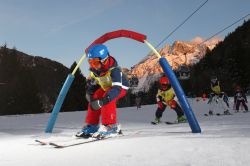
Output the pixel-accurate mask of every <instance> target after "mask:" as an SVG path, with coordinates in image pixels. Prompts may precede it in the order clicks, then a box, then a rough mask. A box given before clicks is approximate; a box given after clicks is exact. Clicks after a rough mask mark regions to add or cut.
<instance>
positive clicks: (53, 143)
mask: <svg viewBox="0 0 250 166" xmlns="http://www.w3.org/2000/svg"><path fill="white" fill-rule="evenodd" d="M120 136H123V135H117V136H109V137H98V138H93V137H90V138H89V139H83V140H84V141H80V142H77V143H69V144H60V143H56V142H49V145H51V146H53V147H54V148H67V147H72V146H77V145H82V144H88V143H92V142H97V141H103V140H107V139H110V138H117V137H120Z"/></svg>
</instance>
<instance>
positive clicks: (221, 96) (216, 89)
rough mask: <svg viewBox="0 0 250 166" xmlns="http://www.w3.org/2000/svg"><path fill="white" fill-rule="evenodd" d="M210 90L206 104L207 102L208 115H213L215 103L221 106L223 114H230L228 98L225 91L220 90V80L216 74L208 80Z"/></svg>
mask: <svg viewBox="0 0 250 166" xmlns="http://www.w3.org/2000/svg"><path fill="white" fill-rule="evenodd" d="M210 86H211V90H212V92H211V93H210V96H209V100H208V104H209V112H208V113H209V115H213V111H214V108H215V106H216V105H217V104H220V105H221V106H222V107H223V110H224V114H225V115H231V113H230V112H229V100H228V96H227V94H226V93H224V92H221V87H220V82H219V80H218V79H217V77H216V76H212V77H211V82H210Z"/></svg>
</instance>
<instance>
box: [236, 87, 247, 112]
mask: <svg viewBox="0 0 250 166" xmlns="http://www.w3.org/2000/svg"><path fill="white" fill-rule="evenodd" d="M234 103H235V107H236V112H239V107H240V105H242V106H243V107H244V108H245V112H248V107H247V105H246V103H247V97H246V95H245V93H244V91H243V90H242V89H241V87H240V86H236V88H235V95H234Z"/></svg>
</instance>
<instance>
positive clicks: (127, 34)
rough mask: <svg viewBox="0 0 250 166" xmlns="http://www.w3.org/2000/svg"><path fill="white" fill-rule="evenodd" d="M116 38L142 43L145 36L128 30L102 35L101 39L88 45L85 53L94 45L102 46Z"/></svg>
mask: <svg viewBox="0 0 250 166" xmlns="http://www.w3.org/2000/svg"><path fill="white" fill-rule="evenodd" d="M118 37H126V38H131V39H134V40H137V41H139V42H142V43H144V40H146V38H147V37H146V35H143V34H140V33H137V32H133V31H128V30H118V31H113V32H108V33H106V34H104V35H102V36H101V37H99V38H98V39H96V40H95V41H94V42H93V43H92V44H90V46H88V47H87V48H86V49H85V53H87V52H88V49H89V48H90V47H91V46H92V45H95V44H102V43H105V42H106V41H108V40H111V39H114V38H118Z"/></svg>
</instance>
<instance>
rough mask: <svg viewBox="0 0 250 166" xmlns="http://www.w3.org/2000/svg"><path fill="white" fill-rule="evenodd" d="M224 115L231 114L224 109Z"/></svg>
mask: <svg viewBox="0 0 250 166" xmlns="http://www.w3.org/2000/svg"><path fill="white" fill-rule="evenodd" d="M224 115H232V114H231V113H230V112H229V110H226V111H224Z"/></svg>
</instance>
